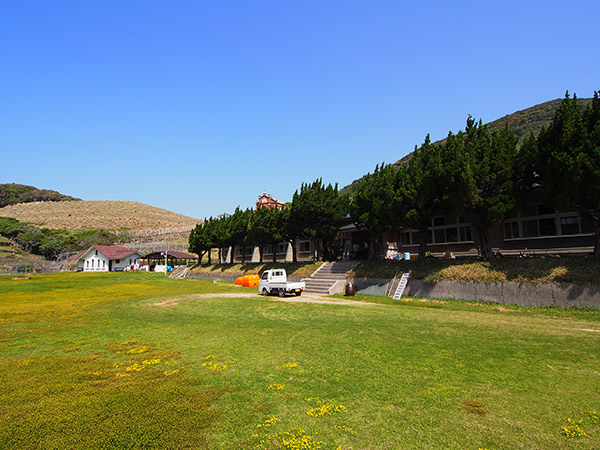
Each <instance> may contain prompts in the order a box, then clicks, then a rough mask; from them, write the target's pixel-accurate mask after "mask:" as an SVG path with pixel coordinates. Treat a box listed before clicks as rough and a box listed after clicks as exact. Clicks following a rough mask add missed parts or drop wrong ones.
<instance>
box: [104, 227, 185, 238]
mask: <svg viewBox="0 0 600 450" xmlns="http://www.w3.org/2000/svg"><path fill="white" fill-rule="evenodd" d="M194 227H195V225H183V226H180V227H170V228H156V229H152V230H123V231H117V232H116V233H117V235H119V236H126V237H132V238H133V237H138V238H146V237H150V236H163V235H167V234H177V233H189V232H190V231H191V230H192V228H194Z"/></svg>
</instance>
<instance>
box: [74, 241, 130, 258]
mask: <svg viewBox="0 0 600 450" xmlns="http://www.w3.org/2000/svg"><path fill="white" fill-rule="evenodd" d="M92 249H96V250H98V251H99V252H100V253H102V254H103V255H104V256H106V257H107V258H108V259H123V258H125V257H127V256H129V255H141V253H140V252H138V251H137V250H131V249H130V248H126V247H117V246H113V245H92V246H91V247H90V248H88V249H87V250H86V251H85V252H83V253H81V254H80V255H79V257H78V258H77V260H78V261H79V260H80V259H81V258H83V257H84V256H85V255H87V254H88V253H89V252H90V251H91V250H92Z"/></svg>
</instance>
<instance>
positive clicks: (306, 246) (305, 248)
mask: <svg viewBox="0 0 600 450" xmlns="http://www.w3.org/2000/svg"><path fill="white" fill-rule="evenodd" d="M298 246H299V250H300V253H309V252H310V241H309V240H305V241H300V242H299V243H298Z"/></svg>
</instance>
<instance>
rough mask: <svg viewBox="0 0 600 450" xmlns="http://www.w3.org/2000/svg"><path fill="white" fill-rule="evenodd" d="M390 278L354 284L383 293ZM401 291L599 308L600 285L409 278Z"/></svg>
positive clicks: (425, 294) (450, 296)
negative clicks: (433, 280)
mask: <svg viewBox="0 0 600 450" xmlns="http://www.w3.org/2000/svg"><path fill="white" fill-rule="evenodd" d="M389 282H390V280H388V279H377V278H356V279H355V280H354V284H355V286H356V288H357V289H358V291H360V292H361V293H365V294H372V295H384V291H385V287H386V285H387V283H389ZM404 295H408V296H412V297H424V298H435V299H440V298H452V299H456V300H478V301H483V302H493V303H503V304H513V305H521V306H560V307H564V308H570V307H576V308H600V286H582V285H577V284H569V283H516V282H512V281H507V282H502V283H483V282H461V281H439V282H437V283H429V282H426V281H423V280H409V281H408V285H407V286H406V290H405V291H404Z"/></svg>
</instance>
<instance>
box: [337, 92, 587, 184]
mask: <svg viewBox="0 0 600 450" xmlns="http://www.w3.org/2000/svg"><path fill="white" fill-rule="evenodd" d="M579 101H580V102H581V105H582V108H585V106H587V104H589V103H590V102H591V101H592V99H591V98H581V99H579ZM561 102H562V99H560V98H558V99H555V100H550V101H547V102H544V103H540V104H539V105H535V106H532V107H531V108H527V109H523V110H521V111H517V112H514V113H512V114H508V115H506V116H504V117H501V118H500V119H497V120H494V121H493V122H489V123H488V124H487V125H488V127H489V129H490V131H494V130H500V129H502V128H504V126H505V124H508V126H509V128H510V129H512V130H513V131H514V133H515V134H516V135H517V136H518V137H519V138H520V139H521V140H523V139H524V138H526V137H527V136H529V134H530V133H533V134H535V135H537V134H538V133H539V132H540V131H541V130H542V128H543V127H545V126H548V125H549V124H550V122H551V121H552V119H553V118H554V113H555V112H556V110H557V109H558V107H559V106H560V103H561ZM444 140H445V139H440V140H439V141H436V143H438V142H443V141H444ZM411 156H412V152H411V153H409V154H408V155H406V156H405V157H403V158H402V159H399V160H398V161H396V162H395V163H394V165H400V164H404V163H406V162H408V161H410V158H411ZM359 180H360V179H358V180H354V181H353V182H352V183H351V184H349V185H348V186H345V187H344V188H342V189H341V190H340V194H352V193H353V192H354V190H355V189H356V186H357V185H358V182H359Z"/></svg>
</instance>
